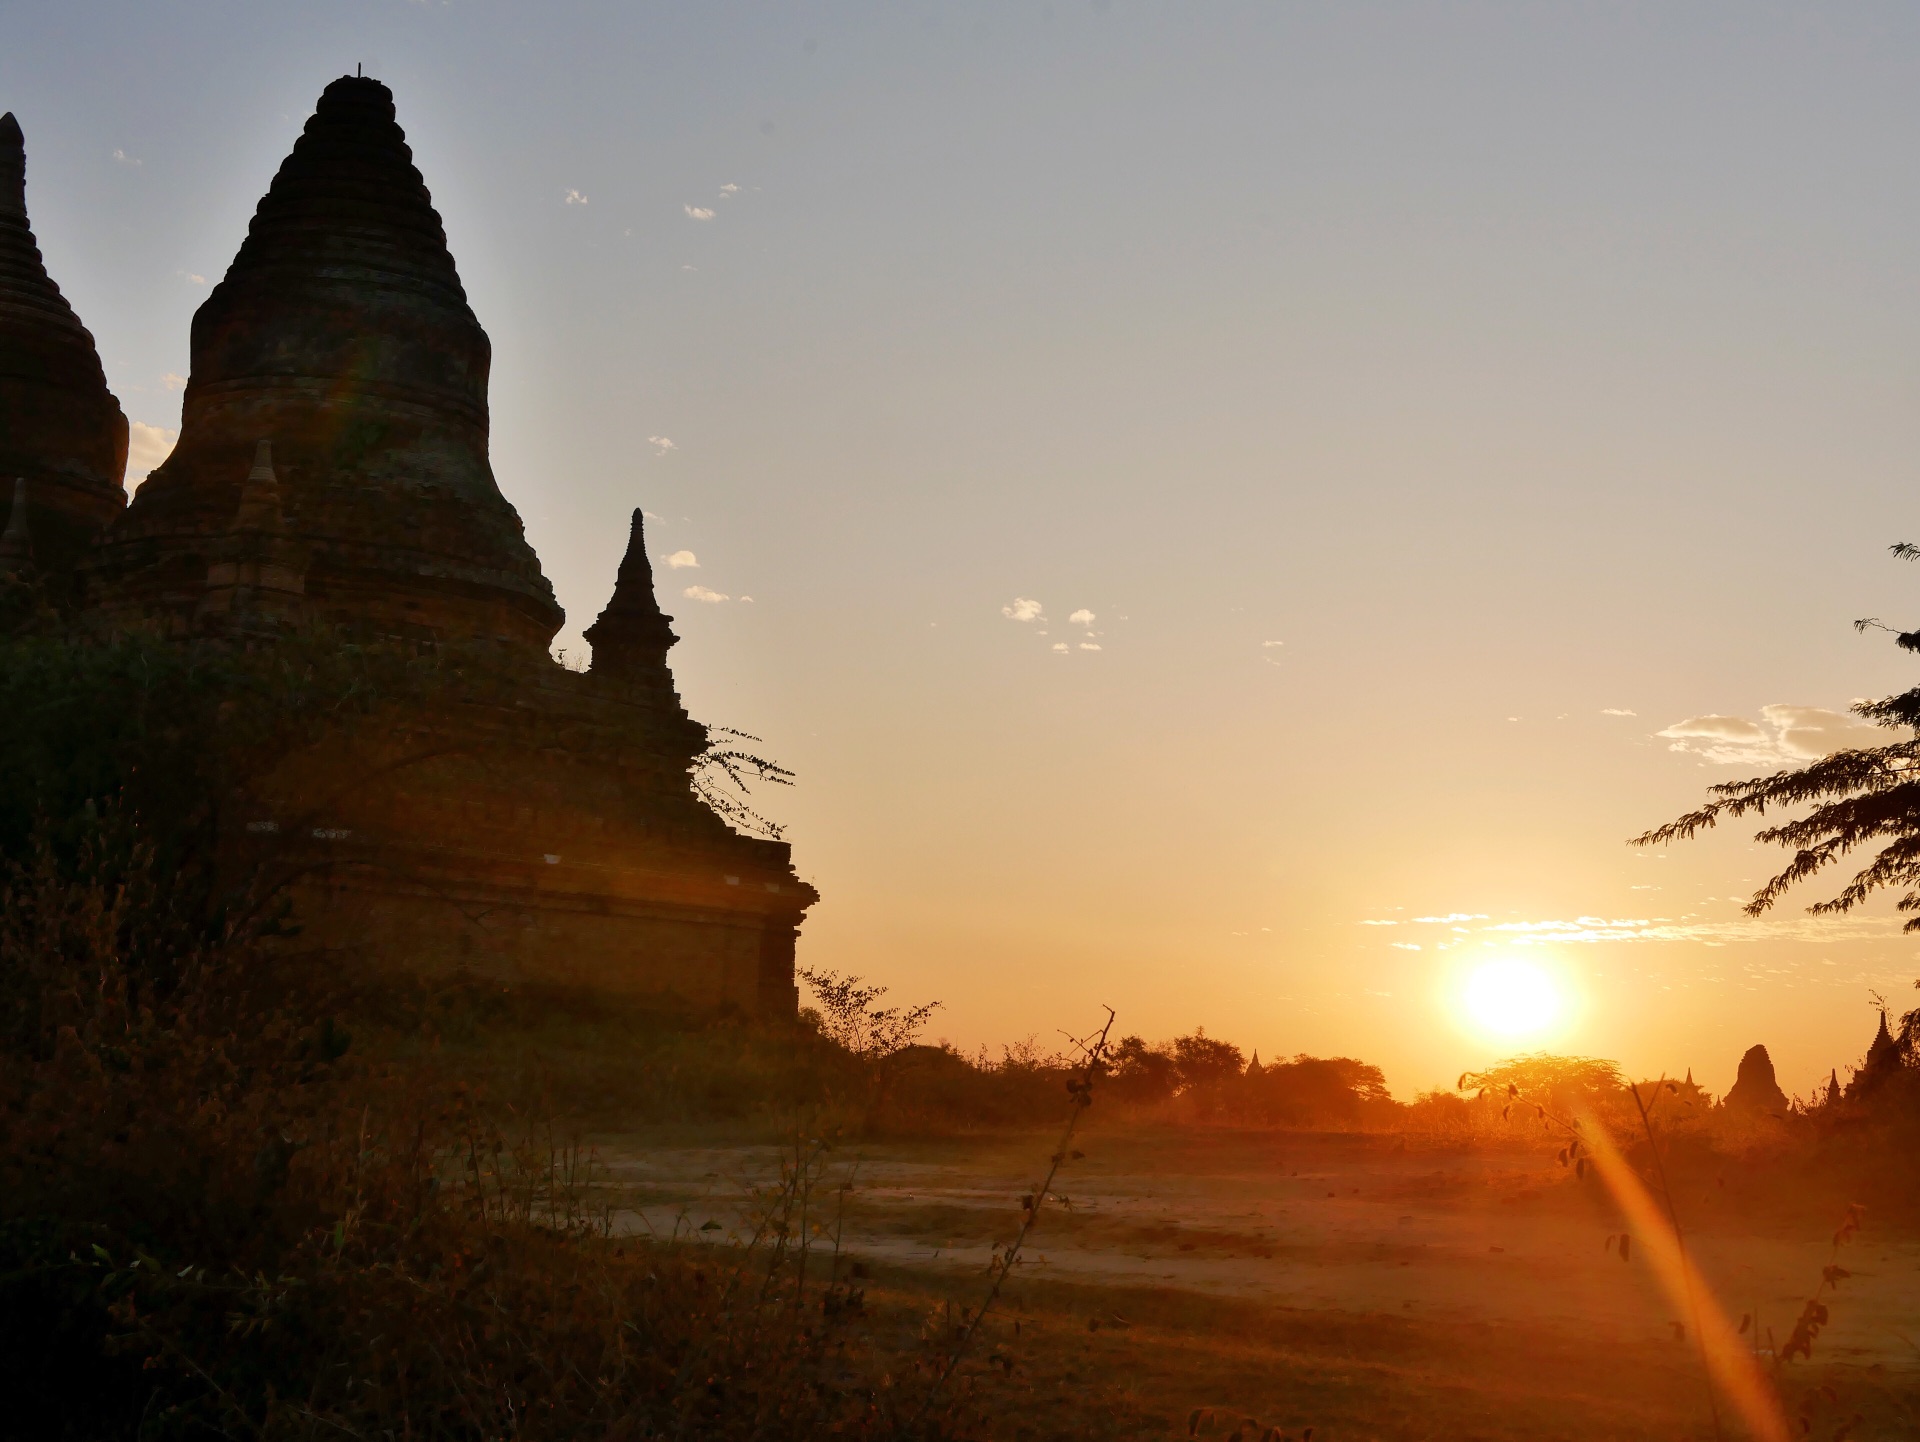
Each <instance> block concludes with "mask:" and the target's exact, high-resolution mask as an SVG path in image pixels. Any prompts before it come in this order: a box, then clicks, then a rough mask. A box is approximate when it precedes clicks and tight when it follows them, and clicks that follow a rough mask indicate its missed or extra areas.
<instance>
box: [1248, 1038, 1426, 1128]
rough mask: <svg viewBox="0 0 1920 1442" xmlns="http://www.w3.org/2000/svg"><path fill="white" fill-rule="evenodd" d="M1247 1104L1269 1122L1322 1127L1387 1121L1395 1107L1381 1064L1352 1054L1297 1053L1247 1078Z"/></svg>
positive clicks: (1363, 1126) (1351, 1126) (1384, 1123)
mask: <svg viewBox="0 0 1920 1442" xmlns="http://www.w3.org/2000/svg"><path fill="white" fill-rule="evenodd" d="M1245 1087H1246V1090H1247V1093H1248V1110H1249V1111H1250V1112H1251V1113H1252V1114H1253V1115H1254V1116H1256V1117H1257V1118H1258V1119H1259V1120H1261V1121H1264V1122H1266V1123H1267V1124H1268V1125H1270V1126H1284V1127H1301V1128H1308V1127H1311V1128H1315V1129H1318V1130H1325V1131H1345V1130H1360V1129H1363V1128H1365V1127H1367V1126H1368V1125H1370V1124H1371V1125H1392V1124H1393V1123H1394V1122H1395V1121H1396V1120H1397V1117H1396V1116H1395V1113H1396V1112H1398V1110H1399V1108H1398V1107H1397V1106H1396V1104H1395V1103H1394V1100H1393V1097H1392V1096H1391V1095H1390V1094H1389V1093H1388V1091H1387V1081H1386V1077H1385V1076H1384V1075H1382V1073H1381V1071H1380V1068H1379V1067H1377V1066H1373V1065H1371V1064H1370V1063H1367V1062H1363V1061H1357V1060H1355V1059H1354V1058H1353V1057H1345V1056H1336V1057H1313V1056H1305V1055H1302V1056H1297V1057H1295V1058H1294V1059H1293V1060H1292V1061H1288V1062H1275V1063H1274V1064H1273V1065H1272V1066H1269V1067H1267V1068H1265V1069H1264V1070H1262V1071H1260V1072H1259V1073H1257V1074H1253V1075H1249V1076H1248V1077H1247V1078H1246V1082H1245Z"/></svg>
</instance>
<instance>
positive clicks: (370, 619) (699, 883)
mask: <svg viewBox="0 0 1920 1442" xmlns="http://www.w3.org/2000/svg"><path fill="white" fill-rule="evenodd" d="M191 356H192V374H191V376H190V377H189V379H188V382H187V387H186V393H185V397H184V409H183V413H182V418H181V430H180V440H179V444H178V447H177V448H176V449H175V451H174V452H173V454H172V455H171V456H170V457H169V458H168V459H167V461H166V462H165V463H164V464H163V465H161V466H160V467H159V468H158V469H156V470H155V471H154V472H153V473H152V474H151V475H150V476H149V477H148V478H147V480H146V481H145V482H144V483H143V484H142V485H141V487H140V489H139V492H138V494H137V495H136V496H135V497H134V500H133V502H132V504H131V505H130V506H129V507H128V508H127V509H126V511H125V512H124V514H122V515H120V517H119V518H118V519H117V520H116V521H115V522H114V523H113V524H112V525H111V527H109V528H108V529H107V531H106V532H105V534H104V535H103V536H102V537H101V538H100V540H99V541H98V543H97V544H96V545H95V547H94V548H93V550H92V552H91V553H90V554H89V555H88V557H87V558H86V559H85V562H84V564H83V566H82V568H81V579H82V582H83V583H84V587H85V607H84V611H83V614H84V615H85V616H86V618H87V619H88V620H89V621H90V622H91V623H92V624H93V625H95V626H97V627H100V628H102V629H105V630H108V631H112V630H116V629H119V630H125V629H131V628H141V629H145V630H149V631H158V632H159V633H160V634H162V635H165V636H176V637H193V636H215V637H226V638H228V639H230V640H232V641H234V642H235V643H237V644H253V643H254V642H255V641H257V640H258V639H260V638H262V637H266V636H271V635H275V634H284V633H287V632H290V631H293V630H297V629H299V628H301V627H303V626H307V625H310V624H324V625H327V626H331V627H335V628H339V629H342V630H344V631H346V632H347V633H348V634H350V635H360V636H365V637H370V638H398V639H400V640H401V641H403V642H406V643H409V644H410V645H412V646H414V647H416V648H417V649H418V650H419V652H420V653H421V654H422V655H424V656H436V657H442V658H445V659H446V663H447V666H446V669H447V670H448V671H449V672H450V673H451V674H452V676H453V678H454V682H453V684H451V685H450V686H447V687H443V688H441V690H440V691H439V692H437V693H435V694H434V695H433V696H432V698H431V699H430V700H422V701H417V702H405V703H400V702H396V703H394V706H393V707H392V708H391V710H392V713H393V714H390V715H383V716H382V719H381V723H380V724H379V725H377V726H374V727H371V728H361V731H360V732H359V733H357V734H355V735H354V736H352V737H346V736H344V735H343V736H340V737H336V738H335V739H334V740H332V741H329V742H327V743H323V744H322V745H320V746H319V747H317V748H315V749H314V750H312V751H311V752H303V753H301V754H298V755H292V756H289V757H287V758H286V759H285V760H284V761H283V763H282V764H281V765H280V766H279V767H278V768H277V769H276V770H275V771H274V772H273V773H272V774H271V775H268V776H264V777H259V778H256V779H255V780H254V782H252V783H251V784H250V786H249V789H248V791H247V793H246V794H245V795H244V796H237V797H235V798H233V799H232V800H231V803H230V804H229V805H227V806H226V807H225V808H223V812H224V814H227V815H229V816H230V817H231V823H230V830H231V833H232V834H231V836H230V837H228V838H226V846H227V854H228V855H229V856H230V857H232V858H234V862H233V864H234V865H235V867H236V868H237V869H239V870H242V871H245V870H246V869H247V868H249V867H252V866H254V865H256V864H257V865H266V864H267V863H268V862H269V861H270V862H271V865H272V866H273V867H275V868H278V874H279V875H281V876H282V877H284V878H286V883H287V887H288V894H289V895H290V896H291V898H292V900H293V914H294V920H295V921H296V922H297V924H298V929H299V934H298V939H297V942H295V943H293V944H297V945H300V946H303V947H309V948H315V949H319V950H321V951H325V952H339V953H354V954H358V955H362V956H369V957H373V958H375V959H377V960H378V961H380V962H382V963H383V964H392V965H396V966H402V967H406V968H409V969H412V970H425V971H429V972H445V971H450V970H456V969H460V970H467V971H471V972H473V973H476V974H478V975H482V976H486V977H489V978H502V979H508V980H524V981H536V982H552V983H561V984H567V985H576V986H582V987H586V988H590V989H597V990H611V991H622V992H628V993H663V994H666V993H670V994H672V995H674V996H677V997H679V998H681V999H682V1000H684V1001H686V1002H690V1003H693V1004H694V1005H696V1006H703V1007H732V1008H735V1009H738V1010H741V1011H744V1012H750V1013H758V1014H787V1015H791V1014H792V1013H793V1011H794V1010H795V1006H796V1001H797V998H796V995H795V989H794V981H793V965H794V944H795V939H796V937H797V935H798V930H799V926H800V923H801V920H802V918H803V917H804V915H805V913H806V911H807V908H808V907H809V906H810V905H812V903H813V902H814V901H815V900H817V899H818V894H817V893H816V892H815V891H814V890H813V888H812V887H811V886H809V885H808V884H806V883H805V882H803V881H801V880H800V879H799V877H798V876H797V875H796V873H795V872H794V869H793V865H792V860H791V856H790V854H789V851H788V847H787V844H786V843H785V842H784V841H781V840H778V839H776V838H769V837H762V836H748V835H743V834H740V833H739V832H736V831H735V830H733V829H732V828H731V827H730V826H729V825H728V824H727V823H726V822H725V821H724V820H723V819H722V818H721V817H720V816H719V815H717V814H716V813H715V812H714V811H713V810H712V809H710V808H709V807H708V806H707V805H705V804H704V803H703V802H702V801H701V800H700V799H699V798H698V797H697V796H696V795H695V794H694V792H693V790H692V786H691V783H690V772H691V770H692V768H693V767H694V766H695V764H696V760H697V758H698V757H699V755H700V754H701V752H702V751H703V750H704V749H705V747H706V745H707V730H706V728H705V727H704V726H702V725H700V724H699V723H698V722H696V721H694V720H692V719H691V718H690V717H689V716H688V715H687V713H686V711H685V709H684V707H683V706H682V705H681V702H680V697H679V694H678V692H677V690H676V689H675V686H674V682H673V675H672V672H671V671H670V670H669V669H668V666H667V652H668V649H669V648H670V647H671V646H672V645H673V644H674V643H675V640H676V638H675V636H674V634H673V629H672V625H671V621H670V619H669V618H668V617H666V616H665V615H663V614H662V613H661V611H660V608H659V605H658V602H657V601H656V600H655V597H654V594H653V576H652V568H651V566H650V565H649V563H648V561H647V555H646V539H645V535H644V531H643V527H642V515H641V513H640V512H638V511H635V512H634V513H633V518H632V529H631V536H630V541H629V545H628V549H627V554H626V559H625V560H624V561H623V563H622V564H621V567H620V572H619V576H618V579H617V582H616V585H615V588H614V592H613V597H612V599H611V600H610V601H609V603H608V605H607V607H606V609H605V611H604V612H603V614H602V615H601V616H600V618H599V620H598V621H596V622H595V624H594V625H593V626H592V627H591V628H590V629H589V630H588V631H587V633H586V634H587V636H588V638H589V640H590V641H591V642H592V644H593V647H594V657H593V665H592V668H591V670H590V671H588V672H586V673H584V674H582V673H579V672H576V671H573V670H570V669H567V668H566V667H564V666H562V665H560V664H558V663H557V662H556V661H555V660H554V659H553V657H552V656H550V655H549V653H548V646H549V644H550V642H551V640H552V638H553V635H554V633H555V631H556V630H557V629H558V627H559V625H560V622H561V620H562V613H561V611H560V608H559V606H558V605H556V604H555V602H554V598H553V591H552V588H551V586H550V585H549V584H548V582H547V579H546V577H545V576H544V575H543V574H542V573H541V569H540V563H539V560H538V558H537V557H536V556H535V555H534V553H533V550H532V548H531V546H529V544H528V543H527V540H526V538H525V535H524V533H523V530H522V527H521V524H520V519H519V516H518V515H517V513H516V512H515V511H514V509H513V507H512V506H511V505H510V504H509V503H508V502H507V500H506V498H505V497H504V496H503V495H502V494H501V491H500V488H499V486H498V484H497V483H496V482H495V479H494V475H493V470H492V466H491V464H490V462H489V459H488V455H487V423H488V418H487V372H488V366H489V362H490V357H491V347H490V344H489V342H488V340H487V336H486V333H485V332H484V331H483V330H482V329H481V328H480V324H479V322H478V320H477V319H476V318H475V316H474V314H473V311H472V310H471V308H470V307H469V306H468V304H467V300H466V295H465V292H464V290H463V289H462V287H461V284H460V279H459V275H458V272H457V271H456V269H455V267H454V262H453V258H452V256H451V254H450V253H449V251H448V249H447V243H446V237H445V234H444V231H443V230H442V227H441V224H440V218H439V216H438V215H437V214H436V213H435V212H434V209H433V206H432V203H431V201H430V199H429V197H428V194H427V190H426V186H425V184H424V183H423V182H422V180H421V177H420V173H419V172H418V171H417V170H416V169H415V168H414V166H413V162H412V156H411V153H410V152H409V150H408V148H407V144H406V138H405V136H404V135H403V134H402V132H401V130H400V127H399V125H398V123H397V121H396V119H395V112H394V104H393V96H392V94H391V92H389V91H388V89H387V88H386V87H385V86H384V85H382V84H380V83H379V82H378V81H375V80H372V79H365V78H361V77H358V76H348V77H343V78H342V79H340V80H336V81H334V82H333V83H332V84H330V85H329V86H327V88H326V90H325V92H324V93H323V94H322V95H321V97H320V102H319V106H318V108H317V110H316V111H315V113H314V115H313V118H312V119H311V120H309V121H308V122H307V125H306V127H305V129H304V131H303V133H302V134H301V136H300V138H299V140H298V141H297V142H296V143H295V145H294V147H293V151H292V153H291V154H290V155H289V156H288V157H287V159H286V161H285V162H284V163H283V164H282V166H281V167H280V170H279V173H278V174H277V175H276V176H275V177H274V180H273V184H272V186H271V188H270V189H269V190H268V192H267V194H266V196H265V198H264V199H262V200H261V202H260V205H259V208H258V210H257V212H256V214H255V215H254V218H253V222H252V225H251V227H250V228H249V231H248V233H247V237H246V240H245V242H244V243H243V244H242V245H241V247H240V250H239V253H238V254H237V255H236V256H235V258H234V261H233V264H232V266H231V267H230V268H229V269H228V271H227V274H226V275H225V277H224V278H223V279H222V280H221V281H220V283H219V284H218V285H217V286H216V287H215V288H214V290H213V291H212V293H211V294H210V295H209V296H208V298H207V300H206V302H205V304H203V305H202V306H201V307H200V309H199V311H198V312H197V313H196V314H195V316H194V319H193V331H192V344H191ZM4 549H5V547H4V545H0V551H4ZM476 656H478V657H480V658H481V659H480V661H479V662H476V661H475V657H476ZM408 707H411V708H412V709H407V708H408Z"/></svg>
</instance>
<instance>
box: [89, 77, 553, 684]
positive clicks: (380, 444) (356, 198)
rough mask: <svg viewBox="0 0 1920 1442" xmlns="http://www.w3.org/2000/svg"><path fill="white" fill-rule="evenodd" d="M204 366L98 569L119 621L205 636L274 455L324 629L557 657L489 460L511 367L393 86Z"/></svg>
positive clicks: (343, 85)
mask: <svg viewBox="0 0 1920 1442" xmlns="http://www.w3.org/2000/svg"><path fill="white" fill-rule="evenodd" d="M191 360H192V368H191V373H190V375H189V378H188V381H187V389H186V395H185V398H184V403H183V406H182V411H181V418H180V440H179V443H178V444H177V445H176V446H175V448H174V451H173V454H172V455H170V456H169V457H168V458H167V460H166V462H165V463H164V464H163V465H161V466H160V467H159V468H158V469H156V470H155V471H154V472H153V474H152V475H150V476H148V477H147V479H146V481H145V482H144V483H143V484H142V485H141V487H140V490H139V493H138V495H137V496H135V498H134V501H133V504H132V506H131V507H130V508H129V509H128V511H127V514H126V516H125V517H124V518H123V519H122V520H121V521H120V523H119V524H118V525H116V526H115V527H114V528H113V531H112V534H111V535H110V536H109V537H108V538H107V541H106V544H105V545H104V546H103V547H102V548H101V550H100V552H99V554H98V555H97V556H96V558H95V559H94V562H93V565H92V567H91V569H92V572H93V580H94V584H93V586H92V591H93V594H94V596H95V598H96V605H97V606H99V607H101V608H103V609H106V610H110V611H112V612H113V613H114V614H116V615H118V616H121V617H134V616H147V617H151V618H155V619H160V620H163V621H165V622H167V623H170V624H172V625H175V626H180V627H185V626H187V625H189V624H190V623H191V620H192V618H193V616H194V615H195V614H196V612H198V611H200V610H201V609H202V596H203V592H204V589H205V585H206V580H207V570H208V566H209V565H210V564H212V563H213V561H214V560H215V556H214V552H215V551H216V550H218V549H219V547H220V544H221V542H222V541H223V540H224V539H225V538H226V537H228V536H229V535H230V534H231V533H232V529H233V524H234V520H235V516H236V513H237V511H238V509H239V506H240V501H241V491H242V489H243V486H244V485H245V482H246V479H247V476H248V474H249V471H250V470H251V469H252V461H253V457H254V454H255V451H256V448H257V447H258V445H259V443H260V442H262V441H266V442H269V443H270V444H271V445H272V448H273V464H274V469H275V472H276V476H277V484H278V487H279V490H280V504H281V508H282V511H283V513H284V516H285V521H286V527H287V530H288V532H289V534H292V535H296V536H298V537H299V538H300V541H301V543H302V544H303V545H304V546H305V547H306V549H307V553H308V554H307V560H306V570H305V575H304V578H303V593H304V595H305V596H306V598H307V604H308V606H309V608H310V609H311V611H312V612H313V613H314V614H316V615H319V616H324V617H325V618H327V619H328V620H330V621H334V622H337V623H342V624H346V625H348V626H351V627H354V628H356V629H361V630H364V631H365V632H367V633H368V634H372V635H384V636H405V637H417V638H422V639H428V638H431V639H445V638H460V639H471V638H482V639H488V640H498V641H500V642H503V643H506V644H508V645H510V646H513V647H515V648H517V649H519V650H522V651H524V652H528V653H531V654H534V655H544V654H545V651H546V647H547V644H548V642H549V641H551V640H552V638H553V634H554V632H555V631H556V630H558V629H559V626H560V621H561V611H560V608H559V606H558V605H556V604H555V602H554V599H553V588H552V587H551V586H550V585H549V584H548V583H547V580H546V577H545V576H543V575H542V574H541V572H540V563H539V560H538V559H537V558H536V557H535V556H534V554H533V548H532V547H531V546H529V545H528V544H527V540H526V536H525V534H524V531H523V528H522V526H521V523H520V517H519V515H518V514H517V513H516V512H515V511H514V509H513V507H512V506H511V505H510V504H508V502H507V499H506V497H504V496H503V495H501V493H500V487H499V485H498V484H497V483H496V482H495V480H494V476H493V468H492V466H491V464H490V463H489V461H488V458H487V373H488V369H489V367H490V366H491V363H492V347H491V345H490V344H489V342H488V340H487V336H486V332H485V331H483V330H482V329H481V328H480V323H479V321H478V320H476V319H475V317H474V314H473V311H472V309H471V308H470V307H469V306H468V304H467V296H466V291H465V290H464V289H463V288H462V286H461V284H460V276H459V273H458V271H457V270H456V269H455V267H454V262H453V256H452V255H451V254H450V253H449V251H448V249H447V240H446V232H445V231H444V229H443V228H442V227H441V224H440V217H439V215H438V214H437V213H436V212H435V210H434V208H433V202H432V199H431V198H430V197H429V195H428V193H427V187H426V185H425V183H424V182H423V181H422V180H421V177H420V172H419V171H418V170H416V169H415V168H414V165H413V154H412V152H411V151H410V150H409V149H408V147H407V142H406V136H405V134H404V133H403V132H402V131H401V129H400V126H399V124H398V122H397V120H396V119H395V114H394V105H393V94H392V92H391V91H389V90H388V89H387V87H386V86H384V85H382V84H381V83H380V82H379V81H377V80H371V79H362V78H360V77H357V76H346V77H344V78H342V79H339V80H336V81H334V82H333V83H332V84H331V85H329V86H328V87H327V88H326V91H325V92H324V93H323V94H322V95H321V97H320V103H319V106H318V108H317V109H316V110H315V111H314V114H313V118H312V119H310V120H309V121H308V122H307V124H306V128H305V130H304V131H303V132H302V134H301V136H300V138H299V140H298V141H296V142H295V144H294V147H293V152H292V154H290V155H289V156H288V157H287V159H286V161H285V163H283V164H282V165H281V167H280V171H279V174H277V175H276V176H275V177H274V179H273V185H272V187H271V188H270V189H269V190H268V191H267V194H266V196H265V197H264V198H263V199H262V200H261V202H260V205H259V208H258V210H257V211H256V212H255V214H254V217H253V223H252V225H251V226H250V227H249V229H248V231H247V238H246V240H245V242H244V243H243V244H242V245H241V247H240V252H239V254H238V255H236V256H235V257H234V260H233V264H232V265H231V266H230V267H229V268H228V270H227V273H226V276H225V277H224V278H223V279H222V280H221V281H220V283H219V284H218V285H217V286H215V287H214V289H213V292H212V294H210V295H209V296H208V297H207V300H206V302H205V304H203V305H202V306H201V307H200V309H199V310H198V311H197V312H196V313H195V314H194V317H193V334H192V345H191Z"/></svg>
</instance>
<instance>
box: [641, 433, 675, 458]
mask: <svg viewBox="0 0 1920 1442" xmlns="http://www.w3.org/2000/svg"><path fill="white" fill-rule="evenodd" d="M647 444H648V445H650V446H652V447H653V453H654V454H655V455H656V456H664V455H665V454H666V453H667V452H668V451H671V450H677V449H678V447H677V446H675V445H674V443H673V442H672V441H670V440H668V439H667V438H666V437H665V436H648V437H647Z"/></svg>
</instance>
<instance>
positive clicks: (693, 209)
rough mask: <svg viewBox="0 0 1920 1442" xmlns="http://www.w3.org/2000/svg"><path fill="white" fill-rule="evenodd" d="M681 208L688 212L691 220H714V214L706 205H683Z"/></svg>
mask: <svg viewBox="0 0 1920 1442" xmlns="http://www.w3.org/2000/svg"><path fill="white" fill-rule="evenodd" d="M680 208H681V209H682V210H684V211H686V213H687V218H688V219H689V220H712V219H713V212H712V211H711V210H709V209H707V207H706V206H704V205H683V206H681V207H680Z"/></svg>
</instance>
